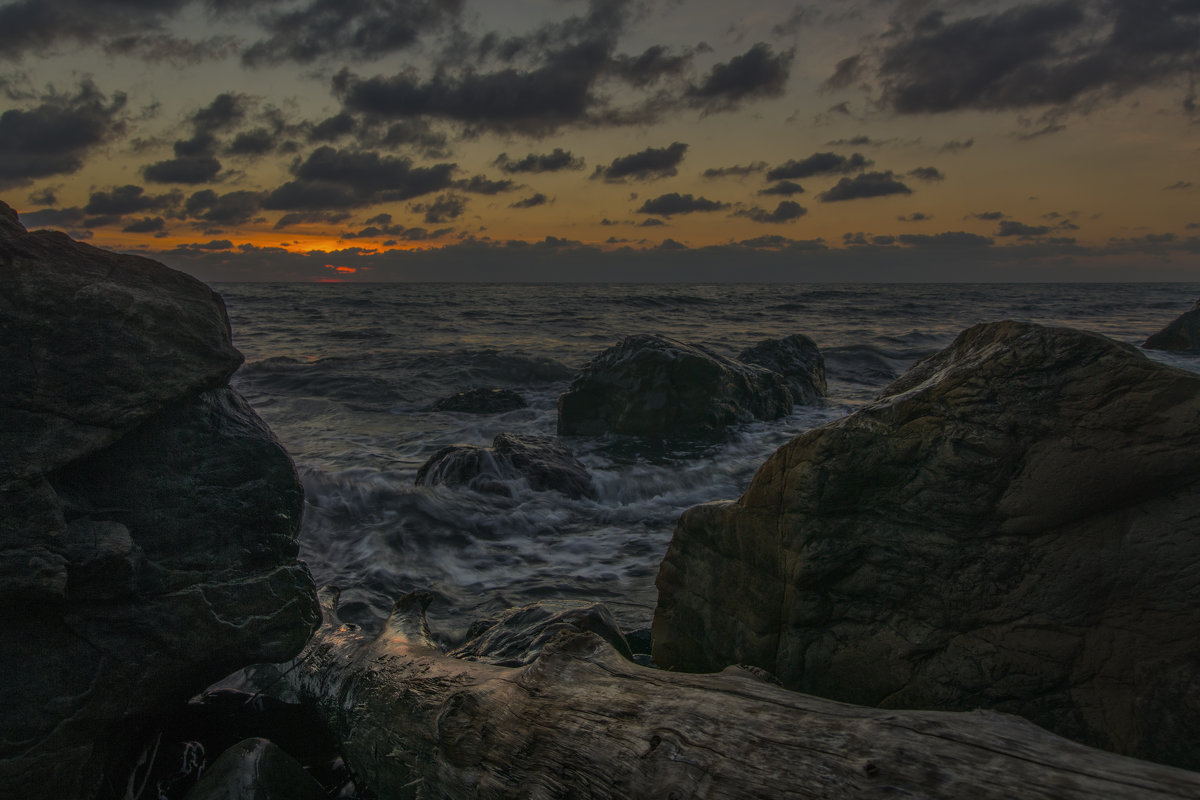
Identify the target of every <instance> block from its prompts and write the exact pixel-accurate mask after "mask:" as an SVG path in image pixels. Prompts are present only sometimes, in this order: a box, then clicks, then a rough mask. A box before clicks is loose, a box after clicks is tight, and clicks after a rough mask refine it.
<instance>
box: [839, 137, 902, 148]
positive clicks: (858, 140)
mask: <svg viewBox="0 0 1200 800" xmlns="http://www.w3.org/2000/svg"><path fill="white" fill-rule="evenodd" d="M886 143H887V142H878V141H876V140H874V139H872V138H871V137H870V136H852V137H850V138H849V139H834V140H833V141H830V142H826V143H825V145H826V146H827V147H879V146H881V145H884V144H886Z"/></svg>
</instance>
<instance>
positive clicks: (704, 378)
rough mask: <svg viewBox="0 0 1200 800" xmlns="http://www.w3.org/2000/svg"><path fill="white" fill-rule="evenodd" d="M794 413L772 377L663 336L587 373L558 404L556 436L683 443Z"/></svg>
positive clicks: (619, 352) (632, 345) (611, 352)
mask: <svg viewBox="0 0 1200 800" xmlns="http://www.w3.org/2000/svg"><path fill="white" fill-rule="evenodd" d="M791 410H792V398H791V393H790V392H789V390H788V388H787V386H786V385H785V383H784V381H783V378H782V377H780V376H779V375H777V374H775V373H774V372H771V371H770V370H767V369H763V368H762V367H757V366H754V365H752V364H743V363H741V362H738V361H734V360H732V359H728V358H724V357H722V356H719V355H717V354H716V353H712V352H710V351H709V350H707V349H705V348H703V347H700V346H697V345H689V344H684V343H682V342H677V341H675V340H674V339H668V338H666V337H664V336H651V335H640V336H630V337H627V338H625V339H623V340H622V341H621V342H620V343H619V344H617V345H616V346H614V347H610V348H609V349H607V350H605V351H604V352H603V353H601V354H600V355H598V356H596V357H595V358H593V359H592V360H591V361H590V362H589V363H588V364H587V365H585V366H584V368H583V370H582V371H581V372H580V373H579V375H578V376H576V378H575V380H574V381H572V383H571V386H570V388H569V389H568V390H567V392H566V394H563V395H561V396H560V397H559V398H558V432H559V434H560V435H573V436H600V435H603V434H606V433H622V434H635V435H639V436H649V437H671V436H687V435H695V434H705V433H711V432H713V431H717V430H720V429H722V428H724V427H726V426H728V425H732V424H734V423H738V422H750V421H752V420H762V419H776V418H778V417H782V416H785V415H786V414H788V413H790V412H791Z"/></svg>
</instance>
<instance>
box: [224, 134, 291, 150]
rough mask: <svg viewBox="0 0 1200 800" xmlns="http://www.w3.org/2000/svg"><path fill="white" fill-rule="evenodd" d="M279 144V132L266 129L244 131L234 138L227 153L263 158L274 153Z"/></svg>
mask: <svg viewBox="0 0 1200 800" xmlns="http://www.w3.org/2000/svg"><path fill="white" fill-rule="evenodd" d="M278 144H279V132H278V131H272V130H268V129H266V128H253V129H252V130H248V131H242V132H240V133H238V135H237V136H235V137H233V141H232V142H230V143H229V147H228V148H226V150H225V152H226V153H229V154H230V155H234V156H261V155H266V154H267V153H270V152H272V151H273V150H274V149H275V148H276V146H278Z"/></svg>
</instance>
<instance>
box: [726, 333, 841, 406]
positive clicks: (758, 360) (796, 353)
mask: <svg viewBox="0 0 1200 800" xmlns="http://www.w3.org/2000/svg"><path fill="white" fill-rule="evenodd" d="M737 360H738V361H741V362H743V363H746V364H757V365H758V366H760V367H766V368H767V369H769V370H771V371H772V372H775V373H778V374H779V375H782V376H783V379H784V381H785V382H786V383H787V387H788V390H789V391H791V393H792V400H794V401H795V402H796V403H797V404H798V405H810V404H812V403H815V402H817V401H819V400H820V399H821V398H822V397H824V396H825V393H826V391H827V390H828V387H827V386H826V383H825V359H824V358H822V357H821V350H820V348H819V347H817V343H816V342H814V341H813V340H812V339H810V338H808V337H807V336H805V335H804V334H802V333H796V334H792V335H791V336H785V337H784V338H782V339H764V340H763V341H761V342H759V343H758V344H756V345H754V346H753V347H747V348H746V349H745V350H743V351H742V352H740V353H738V357H737Z"/></svg>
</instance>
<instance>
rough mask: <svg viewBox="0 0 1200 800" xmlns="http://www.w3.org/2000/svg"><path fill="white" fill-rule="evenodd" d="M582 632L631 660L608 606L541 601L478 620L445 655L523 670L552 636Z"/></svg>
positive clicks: (627, 645) (619, 628) (630, 654)
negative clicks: (459, 643) (463, 639)
mask: <svg viewBox="0 0 1200 800" xmlns="http://www.w3.org/2000/svg"><path fill="white" fill-rule="evenodd" d="M583 632H590V633H594V634H595V635H596V636H599V637H600V638H601V639H603V640H604V641H605V642H607V643H608V644H609V645H610V646H611V647H612V648H613V649H614V650H616V651H617V652H618V653H620V654H621V655H622V656H624V657H625V658H627V659H629V660H631V661H632V660H633V653H632V652H630V649H629V644H628V642H626V641H625V636H624V634H622V633H621V626H619V625H618V624H617V621H616V620H615V619H613V615H612V612H611V611H609V610H608V607H607V606H605V605H603V604H602V603H591V604H589V605H586V606H580V605H577V604H573V603H568V602H565V601H561V600H542V601H539V602H537V603H530V604H529V605H527V606H521V607H520V608H510V609H508V610H507V611H505V612H504V613H502V614H500V615H499V616H497V617H495V618H491V619H484V620H479V621H478V622H476V623H475V624H474V625H472V626H471V631H470V633H468V636H469V639H468V640H467V641H466V642H465V643H463V644H462V645H460V646H458V647H456V648H455V649H453V650H451V651H450V652H449V653H448V654H447V655H451V656H454V657H455V658H462V659H465V660H467V661H481V662H483V663H485V664H494V665H496V666H498V667H522V666H525V665H526V664H531V663H533V661H534V660H535V659H536V658H537V657H538V655H539V654H540V653H541V652H542V649H543V648H545V646H546V644H547V643H549V642H550V640H552V639H553V638H554V637H555V636H558V635H559V634H562V633H583Z"/></svg>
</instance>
